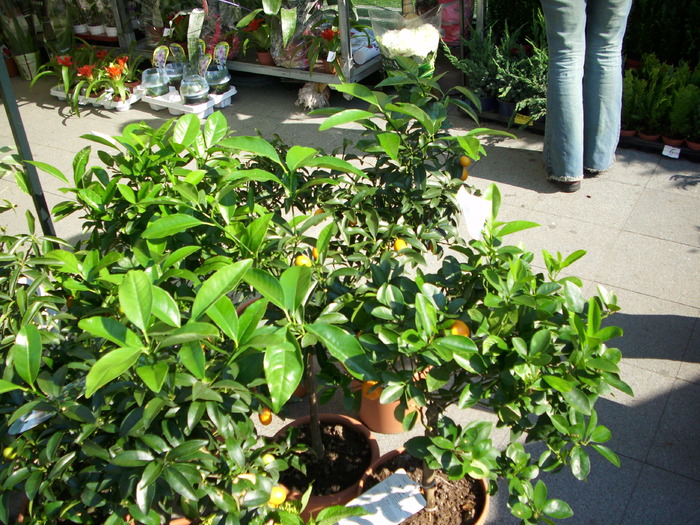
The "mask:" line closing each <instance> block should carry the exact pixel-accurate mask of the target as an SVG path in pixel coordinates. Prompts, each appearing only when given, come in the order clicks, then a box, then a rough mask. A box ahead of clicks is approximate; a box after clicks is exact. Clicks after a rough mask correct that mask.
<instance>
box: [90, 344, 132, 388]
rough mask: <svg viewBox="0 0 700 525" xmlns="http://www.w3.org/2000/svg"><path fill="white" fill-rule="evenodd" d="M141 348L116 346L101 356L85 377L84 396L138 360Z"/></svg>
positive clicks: (123, 371)
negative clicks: (115, 348)
mask: <svg viewBox="0 0 700 525" xmlns="http://www.w3.org/2000/svg"><path fill="white" fill-rule="evenodd" d="M140 355H141V348H128V347H126V348H118V349H117V350H113V351H111V352H109V353H107V354H105V355H104V356H103V357H101V358H100V359H99V360H98V361H97V362H96V363H95V364H94V365H93V366H92V368H91V369H90V371H89V372H88V375H87V378H86V379H85V397H90V396H92V394H94V393H95V392H96V391H97V390H99V389H100V388H102V387H103V386H104V385H106V384H107V383H109V382H110V381H112V380H113V379H116V378H117V377H119V376H120V375H122V374H123V373H125V372H126V371H127V370H129V368H131V367H132V366H133V365H134V363H136V361H137V360H138V358H139V356H140Z"/></svg>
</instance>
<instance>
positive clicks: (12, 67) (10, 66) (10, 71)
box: [5, 57, 19, 77]
mask: <svg viewBox="0 0 700 525" xmlns="http://www.w3.org/2000/svg"><path fill="white" fill-rule="evenodd" d="M5 67H6V68H7V76H9V77H16V76H17V75H19V69H17V64H16V63H15V61H14V60H12V58H10V57H5Z"/></svg>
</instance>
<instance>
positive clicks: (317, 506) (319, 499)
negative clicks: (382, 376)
mask: <svg viewBox="0 0 700 525" xmlns="http://www.w3.org/2000/svg"><path fill="white" fill-rule="evenodd" d="M319 419H320V420H321V422H322V423H334V424H340V425H343V426H346V427H349V428H352V429H353V430H355V431H357V432H359V433H360V434H362V435H363V436H364V437H365V439H367V441H368V443H369V447H370V456H371V459H370V465H371V464H374V462H375V461H377V459H379V444H378V443H377V440H376V439H375V438H374V436H373V435H372V432H370V430H369V429H368V428H367V427H366V426H365V425H363V424H362V423H360V422H359V421H358V420H356V419H354V418H351V417H349V416H344V415H340V414H319ZM310 420H311V418H310V416H304V417H300V418H298V419H295V420H294V421H292V422H291V423H289V424H288V425H285V426H284V427H282V428H281V429H280V430H279V432H277V434H276V435H275V436H282V435H284V434H285V432H286V431H287V428H289V427H299V426H303V425H308V424H309V421H310ZM359 483H360V480H359V479H358V480H357V481H356V482H355V483H353V484H352V485H350V486H349V487H348V488H346V489H344V490H341V491H340V492H336V493H335V494H329V495H327V496H311V497H310V498H309V503H308V505H307V506H306V508H305V509H304V511H303V512H302V513H301V517H302V518H303V519H304V520H308V519H309V518H310V517H312V516H315V515H316V514H318V513H319V512H320V511H322V510H323V509H325V508H326V507H331V506H333V505H345V504H346V503H348V502H349V501H351V500H352V499H354V498H355V496H356V495H357V493H358V492H357V491H358V486H359ZM301 496H302V494H301V493H299V492H296V491H295V492H292V493H291V494H290V495H289V498H290V499H292V500H296V499H301Z"/></svg>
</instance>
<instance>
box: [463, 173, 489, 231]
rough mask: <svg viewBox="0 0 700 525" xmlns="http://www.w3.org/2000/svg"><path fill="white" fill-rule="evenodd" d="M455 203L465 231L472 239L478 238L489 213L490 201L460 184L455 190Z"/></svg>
mask: <svg viewBox="0 0 700 525" xmlns="http://www.w3.org/2000/svg"><path fill="white" fill-rule="evenodd" d="M457 203H458V204H459V209H460V210H461V211H462V217H463V218H464V223H465V224H466V225H467V233H468V234H469V236H470V237H471V238H472V239H480V238H481V230H483V228H484V224H485V223H486V219H487V218H488V217H489V214H490V213H491V202H490V201H487V200H486V199H483V198H481V197H476V196H474V195H472V194H471V193H469V192H467V190H466V189H464V186H462V187H461V188H459V190H458V191H457Z"/></svg>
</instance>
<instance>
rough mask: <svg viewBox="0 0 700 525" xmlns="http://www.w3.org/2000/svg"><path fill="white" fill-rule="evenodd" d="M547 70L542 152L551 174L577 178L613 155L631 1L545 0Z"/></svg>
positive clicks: (609, 162)
mask: <svg viewBox="0 0 700 525" xmlns="http://www.w3.org/2000/svg"><path fill="white" fill-rule="evenodd" d="M541 1H542V8H543V11H544V17H545V22H546V25H547V42H548V45H549V74H548V77H547V123H546V128H545V138H544V156H545V166H546V169H547V175H548V176H549V178H552V179H557V180H562V181H576V180H580V179H581V178H582V176H583V170H584V167H585V168H587V169H591V170H597V171H602V170H606V169H608V168H609V167H610V166H611V165H612V163H613V161H614V159H615V148H616V147H617V143H618V140H619V137H620V111H621V109H622V39H623V37H624V35H625V27H626V26H627V16H628V15H629V11H630V8H631V6H632V0H541Z"/></svg>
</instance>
